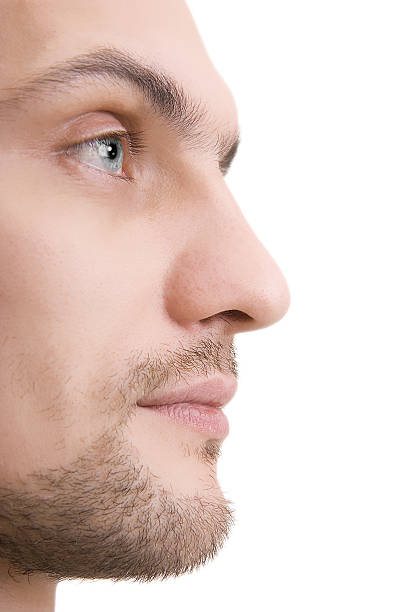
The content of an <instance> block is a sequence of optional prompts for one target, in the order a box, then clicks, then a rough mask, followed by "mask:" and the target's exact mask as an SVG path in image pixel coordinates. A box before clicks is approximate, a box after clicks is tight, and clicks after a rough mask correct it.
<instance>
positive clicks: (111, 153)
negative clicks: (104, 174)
mask: <svg viewBox="0 0 408 612" xmlns="http://www.w3.org/2000/svg"><path fill="white" fill-rule="evenodd" d="M106 154H107V157H109V159H116V156H117V154H118V147H117V145H116V144H110V145H108V146H107V147H106Z"/></svg>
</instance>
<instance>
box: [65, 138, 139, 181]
mask: <svg viewBox="0 0 408 612" xmlns="http://www.w3.org/2000/svg"><path fill="white" fill-rule="evenodd" d="M103 138H117V139H118V140H120V141H121V143H122V145H123V143H124V142H125V143H126V145H125V146H124V151H125V156H126V153H127V152H128V153H129V154H130V156H131V158H132V160H135V159H136V158H137V157H138V156H139V155H140V153H142V152H143V151H145V149H146V146H145V141H144V139H143V132H141V131H140V132H132V131H130V130H112V131H109V132H102V133H101V134H98V135H97V136H94V137H93V138H86V139H85V140H81V141H79V142H76V143H75V144H73V145H71V146H70V147H68V148H67V149H66V151H65V152H66V154H67V155H69V151H73V150H75V149H78V148H79V147H80V146H82V145H84V144H88V143H92V142H95V141H98V140H101V139H103ZM79 163H81V162H79ZM83 165H86V164H83ZM93 169H94V170H98V171H100V172H102V173H103V174H105V175H108V176H110V177H113V178H115V179H120V180H122V181H126V182H128V183H133V182H134V181H135V179H134V178H133V177H131V176H127V175H125V174H111V173H109V172H105V171H103V170H99V168H93Z"/></svg>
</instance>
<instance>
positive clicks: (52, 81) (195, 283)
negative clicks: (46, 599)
mask: <svg viewBox="0 0 408 612" xmlns="http://www.w3.org/2000/svg"><path fill="white" fill-rule="evenodd" d="M0 13H1V17H0V21H1V23H2V28H1V32H0V57H1V63H0V146H1V149H0V182H1V189H0V334H1V336H0V340H1V341H0V351H1V369H0V408H1V409H0V558H1V562H0V601H1V593H2V590H1V588H2V586H3V588H4V589H5V590H7V588H8V587H7V585H8V584H9V583H8V582H7V581H9V580H10V574H11V575H12V576H14V577H17V578H18V579H19V580H20V582H19V583H18V584H20V585H22V584H23V583H24V585H25V584H26V583H27V581H26V582H21V580H22V577H24V578H25V577H27V576H30V578H31V589H34V588H37V587H38V592H39V593H40V592H42V591H41V589H46V588H48V587H49V585H53V587H54V586H55V583H56V582H58V580H61V579H67V578H101V579H103V578H110V579H113V580H129V579H131V580H139V581H150V580H153V579H155V578H161V579H163V578H166V577H168V576H177V575H179V574H182V573H184V572H187V571H192V570H193V569H194V568H196V567H198V566H200V565H202V564H204V563H205V562H206V561H207V560H209V559H211V558H213V557H214V555H215V553H216V552H217V551H218V550H219V549H220V547H221V545H222V543H223V542H224V541H225V539H226V537H227V535H228V533H229V530H230V528H231V526H232V524H233V522H234V521H233V508H232V502H231V501H230V500H227V499H225V497H224V495H223V493H222V491H221V488H220V486H219V483H218V481H217V476H216V466H217V457H218V456H219V453H220V449H221V446H222V442H223V440H224V439H225V436H226V435H227V431H226V429H225V427H223V426H221V425H220V423H218V425H217V423H216V424H215V425H214V427H212V421H211V418H210V416H209V417H208V418H209V422H208V423H207V426H206V427H202V426H201V425H202V423H203V422H204V421H203V419H204V420H205V416H206V414H207V413H206V411H205V408H203V409H202V410H201V412H200V418H199V421H198V424H197V423H195V424H194V422H193V420H194V419H193V417H192V416H191V415H194V414H195V413H194V411H192V410H191V409H190V411H189V409H188V406H187V407H185V410H186V411H187V412H183V414H184V420H183V419H182V418H181V417H180V418H172V417H171V415H170V411H167V412H166V411H160V410H158V409H154V408H149V407H146V406H142V405H141V404H143V403H146V401H147V403H149V402H148V400H149V399H150V400H151V401H150V403H154V401H156V403H160V401H161V400H160V401H159V399H158V398H159V396H161V397H164V396H165V395H166V394H167V395H170V396H171V394H172V393H174V392H178V391H181V392H182V393H184V396H185V401H186V402H187V401H188V400H190V401H193V399H194V397H195V394H196V393H197V389H198V390H199V389H201V390H202V394H203V393H204V396H205V397H204V401H202V402H201V403H205V398H206V397H207V399H208V404H211V402H212V401H213V400H214V398H215V399H217V398H218V399H219V398H221V400H220V402H219V403H223V402H222V400H223V401H224V402H225V399H226V398H227V400H229V399H230V398H231V397H232V395H233V392H234V390H235V389H236V380H237V376H238V371H237V362H236V351H235V350H234V344H233V340H234V336H235V334H238V333H240V332H246V331H251V330H257V329H260V328H263V327H266V326H269V325H272V324H273V323H275V322H276V321H278V320H279V319H280V318H281V317H282V316H283V315H284V314H285V312H286V311H287V309H288V306H289V291H288V287H287V284H286V281H285V279H284V278H283V276H282V273H281V271H280V270H279V268H278V266H277V265H276V263H275V262H274V260H273V259H272V257H271V255H270V254H269V253H268V251H267V250H266V249H265V247H264V246H263V245H262V244H261V243H260V242H259V240H258V239H257V237H256V236H255V234H254V233H253V231H252V230H251V228H250V227H249V225H248V223H247V222H246V220H245V218H244V217H243V215H242V213H241V211H240V209H239V207H238V205H237V203H236V201H235V200H234V198H233V196H232V195H231V193H230V191H229V189H228V187H227V186H226V183H225V180H224V175H225V173H226V171H227V168H228V166H229V164H230V163H231V160H232V157H233V155H234V153H235V151H236V148H237V144H238V118H237V110H236V106H235V102H234V99H233V97H232V94H231V92H230V91H229V89H228V88H227V86H226V84H225V82H224V81H223V80H222V78H221V77H220V75H219V74H218V73H217V71H216V69H215V68H214V66H213V64H212V63H211V61H210V59H209V57H208V55H207V53H206V50H205V47H204V45H203V42H202V40H201V38H200V36H199V33H198V31H197V29H196V26H195V24H194V22H193V19H192V17H191V14H190V12H189V10H188V8H187V6H186V5H185V3H184V2H182V1H181V0H132V1H131V0H116V1H115V2H108V1H107V0H106V1H105V0H103V1H102V0H88V1H87V2H85V3H84V2H82V1H81V0H58V2H55V1H54V0H42V1H41V2H40V1H37V0H31V1H28V0H26V1H25V0H3V2H2V3H1V6H0ZM205 394H207V395H205ZM200 397H201V396H200ZM179 401H180V400H179ZM162 403H163V402H162ZM168 403H169V402H168ZM179 410H184V408H183V406H181V407H179ZM207 412H208V414H210V413H211V414H212V415H214V413H215V412H217V414H219V413H220V408H217V409H215V408H213V409H208V411H207ZM171 414H173V416H174V414H176V413H175V412H174V411H173V412H172V413H171ZM186 415H187V416H186ZM215 418H216V417H215ZM188 419H190V421H188ZM192 419H193V420H192ZM200 424H201V425H200ZM12 584H14V583H12ZM5 585H6V586H5ZM10 588H11V587H10ZM50 588H51V587H50ZM39 596H40V595H39Z"/></svg>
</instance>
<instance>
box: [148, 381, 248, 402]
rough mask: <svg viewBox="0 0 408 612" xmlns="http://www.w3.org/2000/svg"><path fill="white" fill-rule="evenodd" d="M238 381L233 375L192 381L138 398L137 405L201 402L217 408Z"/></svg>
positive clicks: (229, 395) (230, 393)
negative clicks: (186, 384)
mask: <svg viewBox="0 0 408 612" xmlns="http://www.w3.org/2000/svg"><path fill="white" fill-rule="evenodd" d="M237 387H238V383H237V380H236V378H235V377H231V376H217V377H215V378H210V379H206V380H202V379H201V380H199V381H198V382H195V383H194V382H192V383H190V384H189V385H188V386H184V387H178V388H175V389H171V390H169V391H167V392H161V393H158V394H156V395H151V396H150V397H143V398H142V399H141V400H138V402H137V405H138V406H143V407H145V406H164V405H169V404H181V403H189V404H201V405H205V406H213V407H215V408H218V407H220V406H225V404H227V403H228V402H229V401H230V400H231V399H232V398H233V397H234V395H235V393H236V391H237Z"/></svg>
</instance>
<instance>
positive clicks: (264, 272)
mask: <svg viewBox="0 0 408 612" xmlns="http://www.w3.org/2000/svg"><path fill="white" fill-rule="evenodd" d="M234 210H235V214H232V215H231V214H230V215H227V212H229V213H231V212H234ZM212 212H213V213H214V210H213V211H212ZM200 221H201V222H200V228H199V229H195V231H193V235H192V236H190V239H189V241H188V243H187V244H185V245H184V248H182V249H181V250H180V251H179V252H178V254H177V258H176V260H175V262H174V265H173V266H172V268H171V273H170V274H169V275H168V277H167V282H166V290H165V293H166V308H167V311H168V313H169V314H170V316H171V317H172V318H173V319H175V320H177V322H178V323H179V324H181V325H189V324H192V323H197V322H198V321H204V320H205V319H209V318H214V317H215V316H216V315H220V316H221V315H224V316H226V317H228V321H229V323H230V324H231V325H232V329H230V330H229V331H230V332H232V333H239V332H243V331H251V330H256V329H261V328H264V327H268V326H270V325H273V324H274V323H276V322H277V321H279V320H280V319H282V317H283V316H284V315H285V313H286V312H287V311H288V309H289V305H290V291H289V287H288V284H287V282H286V279H285V277H284V276H283V274H282V272H281V270H280V268H279V267H278V265H277V264H276V263H275V261H274V259H273V258H272V256H271V255H270V253H269V252H268V251H267V249H266V248H265V247H264V245H263V244H262V243H261V242H260V241H259V239H258V238H257V236H256V235H255V234H254V232H253V230H252V228H251V227H250V226H249V225H248V223H247V221H246V219H245V218H244V216H243V215H242V213H241V211H240V209H239V208H238V207H236V208H235V207H232V211H231V208H229V209H223V213H222V214H220V215H218V216H214V215H212V216H211V217H210V215H208V216H207V215H202V216H201V219H200ZM232 311H233V312H234V316H231V313H232Z"/></svg>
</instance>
